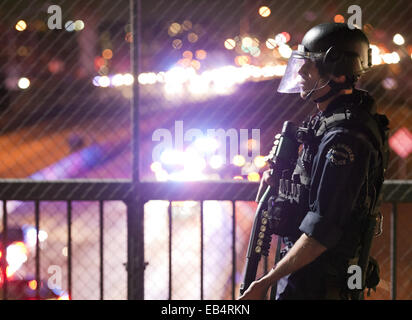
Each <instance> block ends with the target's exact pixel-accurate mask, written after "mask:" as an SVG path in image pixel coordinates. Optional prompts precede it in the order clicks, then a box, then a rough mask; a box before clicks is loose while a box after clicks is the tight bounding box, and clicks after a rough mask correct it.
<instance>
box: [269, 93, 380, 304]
mask: <svg viewBox="0 0 412 320" xmlns="http://www.w3.org/2000/svg"><path fill="white" fill-rule="evenodd" d="M373 107H374V104H373V100H372V98H371V97H370V96H369V95H368V94H367V93H366V92H364V91H358V90H355V91H354V93H353V94H351V95H343V96H338V97H337V98H336V99H334V100H333V101H332V102H331V103H330V104H329V106H328V108H327V109H326V111H324V112H319V113H318V114H316V115H315V116H313V117H311V119H309V121H307V122H305V123H304V126H303V128H302V129H301V131H300V133H302V135H301V137H300V138H301V139H302V142H303V149H302V151H301V152H300V155H299V158H298V160H297V164H296V168H295V170H294V171H293V173H291V174H290V173H288V172H285V174H284V177H283V179H282V180H281V184H280V190H279V196H278V198H277V199H276V202H277V204H278V206H279V203H280V202H283V210H285V211H287V212H288V213H289V214H290V213H293V215H295V216H296V220H295V221H294V222H292V223H291V224H290V226H289V230H290V231H286V233H289V235H288V237H285V238H284V243H285V244H286V249H285V250H283V254H282V255H284V254H285V253H286V252H287V248H289V247H291V245H292V244H293V242H294V241H295V240H297V238H298V237H299V236H300V234H301V233H302V232H304V233H306V234H307V235H308V236H311V237H313V238H314V239H316V240H317V241H319V242H320V243H321V244H322V245H324V246H325V247H326V248H328V250H327V251H326V252H325V253H324V254H322V255H321V256H320V257H319V258H317V259H316V260H315V261H313V262H312V263H311V264H309V265H307V266H305V267H303V268H302V269H300V270H298V271H297V272H295V273H293V274H291V275H289V276H288V277H286V278H284V279H282V280H281V281H279V283H278V289H277V294H278V298H279V299H323V298H347V297H348V292H347V291H346V289H348V288H347V284H346V281H347V280H346V276H347V270H348V267H349V265H350V264H353V263H356V258H357V256H358V254H359V249H360V245H361V235H362V232H363V228H364V227H365V218H366V215H367V214H368V212H369V207H370V205H371V201H373V199H374V197H375V196H374V195H375V194H376V190H375V186H377V185H379V184H381V183H382V181H383V166H384V161H385V159H383V158H382V157H383V156H384V154H383V152H382V150H384V149H385V148H386V146H385V145H386V143H385V140H386V138H385V136H386V131H385V130H386V125H387V120H386V117H384V116H381V115H377V114H376V113H374V110H373ZM305 129H306V130H305ZM297 193H298V194H297ZM294 223H295V224H294ZM296 227H298V228H296ZM293 228H296V232H293V231H292V230H293ZM297 229H298V230H297Z"/></svg>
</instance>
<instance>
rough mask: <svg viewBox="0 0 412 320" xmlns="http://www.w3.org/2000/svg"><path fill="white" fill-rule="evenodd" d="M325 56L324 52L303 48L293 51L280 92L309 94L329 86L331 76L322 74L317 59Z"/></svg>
mask: <svg viewBox="0 0 412 320" xmlns="http://www.w3.org/2000/svg"><path fill="white" fill-rule="evenodd" d="M323 56H324V54H323V53H313V52H304V51H303V50H302V49H301V48H299V49H298V50H296V51H293V52H292V55H291V56H290V58H289V61H288V65H287V67H286V70H285V74H284V75H283V77H282V80H281V81H280V84H279V87H278V92H281V93H302V92H304V93H306V94H309V93H312V92H313V91H315V90H319V89H321V88H324V87H325V86H327V85H328V83H329V81H330V78H329V77H322V76H320V74H319V70H318V68H317V66H316V61H318V60H320V59H322V58H323Z"/></svg>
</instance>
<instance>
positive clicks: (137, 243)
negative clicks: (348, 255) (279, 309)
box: [0, 180, 412, 299]
mask: <svg viewBox="0 0 412 320" xmlns="http://www.w3.org/2000/svg"><path fill="white" fill-rule="evenodd" d="M135 188H136V189H135V190H136V191H137V193H136V194H134V193H133V189H134V188H133V183H132V182H131V181H121V182H119V181H116V182H115V181H105V182H102V181H99V182H90V181H87V182H86V181H85V182H79V181H61V182H33V181H7V180H2V181H0V190H1V191H0V200H1V201H2V204H3V219H2V227H3V230H4V231H5V232H3V239H2V241H3V243H7V230H8V214H7V201H10V200H19V201H34V202H35V212H34V215H35V225H36V232H37V233H36V236H37V237H36V239H37V240H36V247H35V280H36V281H37V283H40V282H41V279H40V266H41V260H40V248H39V241H38V239H39V238H38V232H39V230H40V228H39V226H40V223H41V211H40V202H41V201H65V202H66V204H67V217H66V218H67V220H66V221H67V231H68V232H67V248H68V253H67V264H68V266H67V268H68V273H67V283H68V293H69V296H71V291H72V281H73V279H72V250H71V248H72V237H73V234H72V228H71V227H72V202H73V201H98V203H99V270H100V274H99V288H100V292H99V296H100V299H104V294H103V292H104V272H103V270H104V257H103V252H104V250H103V244H104V233H103V225H104V219H103V216H104V212H103V210H104V209H103V208H104V206H103V204H104V201H110V200H120V201H124V202H125V204H126V206H127V224H128V227H127V228H128V233H127V248H128V255H127V265H126V268H127V280H128V281H127V283H128V285H127V290H128V299H144V269H145V265H146V261H145V252H144V228H143V220H144V212H143V206H144V204H145V203H146V202H147V201H149V200H168V201H170V203H172V202H173V201H184V200H194V201H200V203H201V206H200V208H201V210H200V216H199V219H200V228H201V231H200V239H199V241H200V257H199V258H200V269H201V270H200V299H203V298H204V270H203V268H204V256H203V252H204V251H203V241H204V235H203V220H204V213H203V203H204V201H207V200H218V201H224V200H228V201H231V202H232V210H233V211H232V238H231V241H232V244H231V248H232V251H231V257H232V276H231V279H232V281H231V297H232V299H235V297H236V292H235V290H236V268H237V266H236V255H237V250H236V210H235V202H236V201H254V196H255V193H256V190H257V183H252V182H187V183H177V182H141V183H137V184H135ZM383 201H384V202H389V203H392V215H391V217H392V218H391V226H390V229H391V237H390V239H391V249H390V261H391V265H390V266H391V298H392V299H396V297H397V272H396V269H397V264H396V261H397V249H396V248H397V232H396V230H397V205H398V203H404V202H412V181H394V180H392V181H391V180H389V181H386V182H385V183H384V187H383ZM171 208H172V206H171V205H169V207H168V219H169V226H168V228H169V230H168V232H169V243H168V254H169V260H168V262H167V263H168V274H169V280H168V296H169V299H171V298H172V288H173V284H172V267H173V266H172V224H173V221H172V212H171ZM4 256H5V255H3V258H2V264H3V266H4V265H5V258H4ZM266 263H267V262H266ZM2 270H3V273H4V274H3V279H5V281H4V285H3V299H7V277H6V275H5V270H6V269H5V268H4V267H3V268H2ZM36 290H37V292H36V293H37V295H38V294H39V290H40V286H37V288H36Z"/></svg>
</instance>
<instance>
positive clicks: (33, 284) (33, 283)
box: [27, 280, 37, 290]
mask: <svg viewBox="0 0 412 320" xmlns="http://www.w3.org/2000/svg"><path fill="white" fill-rule="evenodd" d="M27 285H28V286H29V288H30V289H32V290H36V288H37V281H36V280H30V281H29V282H28V283H27Z"/></svg>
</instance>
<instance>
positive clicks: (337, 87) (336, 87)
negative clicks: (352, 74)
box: [310, 80, 348, 103]
mask: <svg viewBox="0 0 412 320" xmlns="http://www.w3.org/2000/svg"><path fill="white" fill-rule="evenodd" d="M328 85H329V87H330V90H329V91H328V92H327V93H326V94H324V95H323V96H321V97H319V98H316V99H314V100H313V101H314V102H316V103H320V102H323V101H326V100H328V99H329V98H332V97H333V96H335V95H337V94H338V93H339V92H340V91H341V90H342V89H348V83H347V82H342V83H338V82H335V81H333V80H330V81H329V83H328ZM312 93H313V90H312V91H311V93H310V94H311V95H312Z"/></svg>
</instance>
